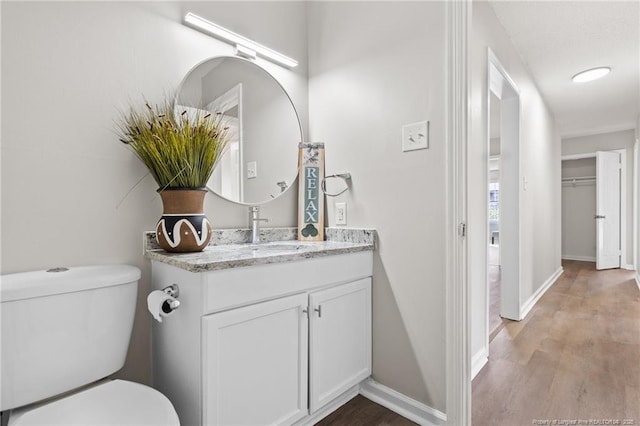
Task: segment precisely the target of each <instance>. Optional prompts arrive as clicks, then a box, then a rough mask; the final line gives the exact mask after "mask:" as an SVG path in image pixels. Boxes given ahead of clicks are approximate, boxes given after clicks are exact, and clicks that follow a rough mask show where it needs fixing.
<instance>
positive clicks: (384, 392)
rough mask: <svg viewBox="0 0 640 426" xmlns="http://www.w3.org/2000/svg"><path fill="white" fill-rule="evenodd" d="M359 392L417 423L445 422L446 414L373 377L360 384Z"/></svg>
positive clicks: (431, 425)
mask: <svg viewBox="0 0 640 426" xmlns="http://www.w3.org/2000/svg"><path fill="white" fill-rule="evenodd" d="M360 394H361V395H362V396H364V397H365V398H367V399H370V400H371V401H373V402H375V403H376V404H380V405H382V406H383V407H386V408H388V409H389V410H391V411H393V412H395V413H397V414H400V415H401V416H402V417H405V418H407V419H409V420H411V421H413V422H415V423H418V424H419V425H424V426H441V425H445V424H446V423H447V415H446V414H444V413H443V412H442V411H439V410H436V409H435V408H431V407H429V406H428V405H425V404H423V403H421V402H418V401H416V400H415V399H411V398H409V397H408V396H406V395H403V394H401V393H400V392H397V391H395V390H393V389H391V388H389V387H387V386H385V385H383V384H380V383H378V382H376V381H375V380H373V379H367V380H365V381H364V382H363V383H362V384H361V385H360Z"/></svg>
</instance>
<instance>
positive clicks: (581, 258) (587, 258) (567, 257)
mask: <svg viewBox="0 0 640 426" xmlns="http://www.w3.org/2000/svg"><path fill="white" fill-rule="evenodd" d="M562 260H577V261H579V262H595V261H596V258H595V257H591V256H574V255H571V254H563V255H562Z"/></svg>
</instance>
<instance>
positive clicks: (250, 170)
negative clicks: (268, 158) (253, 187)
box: [247, 161, 258, 179]
mask: <svg viewBox="0 0 640 426" xmlns="http://www.w3.org/2000/svg"><path fill="white" fill-rule="evenodd" d="M257 177H258V163H257V162H256V161H249V162H248V163H247V179H255V178H257Z"/></svg>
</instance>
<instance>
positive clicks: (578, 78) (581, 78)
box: [571, 67, 611, 83]
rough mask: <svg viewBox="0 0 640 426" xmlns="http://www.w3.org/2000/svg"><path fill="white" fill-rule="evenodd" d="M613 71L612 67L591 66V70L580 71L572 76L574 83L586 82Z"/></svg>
mask: <svg viewBox="0 0 640 426" xmlns="http://www.w3.org/2000/svg"><path fill="white" fill-rule="evenodd" d="M609 72H611V68H610V67H598V68H591V69H590V70H586V71H582V72H579V73H578V74H576V75H574V76H573V77H571V80H573V82H574V83H586V82H589V81H593V80H597V79H599V78H602V77H604V76H605V75H607V74H609Z"/></svg>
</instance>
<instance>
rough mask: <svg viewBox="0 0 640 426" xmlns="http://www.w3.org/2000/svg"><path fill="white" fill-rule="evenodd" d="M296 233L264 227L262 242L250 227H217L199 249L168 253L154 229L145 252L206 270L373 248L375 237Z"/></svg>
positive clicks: (355, 232)
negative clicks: (309, 237)
mask: <svg viewBox="0 0 640 426" xmlns="http://www.w3.org/2000/svg"><path fill="white" fill-rule="evenodd" d="M296 235H297V229H296V228H263V229H261V230H260V239H261V242H260V243H258V244H251V243H249V241H250V239H251V230H249V229H220V230H215V231H214V236H213V238H212V239H211V242H210V243H209V245H208V246H207V247H206V248H205V249H204V250H203V251H202V252H199V253H168V252H166V251H164V250H162V249H161V248H159V247H158V245H157V243H156V241H155V232H146V233H145V234H144V254H145V257H146V258H147V259H150V260H155V261H158V262H162V263H166V264H169V265H172V266H176V267H178V268H182V269H185V270H187V271H191V272H206V271H217V270H221V269H229V268H239V267H244V266H253V265H264V264H269V263H282V262H289V261H292V260H300V259H310V258H314V257H321V256H332V255H338V254H345V253H354V252H358V251H366V250H373V249H374V248H375V240H376V232H375V230H373V229H354V228H326V230H325V238H326V241H298V240H296V239H295V238H296Z"/></svg>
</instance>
